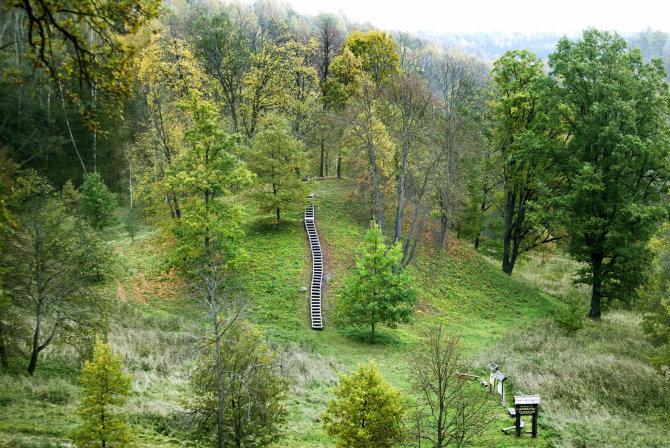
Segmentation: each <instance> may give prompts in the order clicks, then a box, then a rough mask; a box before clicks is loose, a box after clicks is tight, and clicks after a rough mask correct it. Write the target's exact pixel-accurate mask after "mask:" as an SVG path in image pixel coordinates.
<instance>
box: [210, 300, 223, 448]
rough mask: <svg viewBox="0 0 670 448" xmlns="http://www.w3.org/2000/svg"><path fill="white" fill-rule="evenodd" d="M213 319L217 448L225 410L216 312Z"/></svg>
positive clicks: (221, 446) (221, 447) (219, 446)
mask: <svg viewBox="0 0 670 448" xmlns="http://www.w3.org/2000/svg"><path fill="white" fill-rule="evenodd" d="M210 300H212V303H213V301H214V299H213V298H211V297H210ZM212 317H213V319H214V332H215V333H214V334H215V335H216V337H215V341H214V342H215V343H216V386H217V387H216V388H217V398H218V403H217V412H216V441H217V447H218V448H224V446H225V444H224V438H225V432H224V428H223V413H224V411H225V409H224V403H223V399H224V392H225V391H224V388H223V357H222V354H221V337H220V330H219V318H218V315H217V314H216V312H214V313H213V316H212Z"/></svg>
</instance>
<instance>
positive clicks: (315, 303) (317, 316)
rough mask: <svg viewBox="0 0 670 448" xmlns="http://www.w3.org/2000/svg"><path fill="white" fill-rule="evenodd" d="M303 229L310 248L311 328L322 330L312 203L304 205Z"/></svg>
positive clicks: (320, 275) (320, 273)
mask: <svg viewBox="0 0 670 448" xmlns="http://www.w3.org/2000/svg"><path fill="white" fill-rule="evenodd" d="M305 229H306V230H307V236H308V237H309V247H310V248H311V250H312V284H311V286H310V288H309V311H310V316H311V320H312V329H313V330H323V315H322V314H321V287H322V286H323V253H322V252H321V243H320V242H319V234H318V233H316V225H315V223H314V204H312V205H309V206H307V207H305Z"/></svg>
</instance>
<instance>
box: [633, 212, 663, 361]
mask: <svg viewBox="0 0 670 448" xmlns="http://www.w3.org/2000/svg"><path fill="white" fill-rule="evenodd" d="M651 245H652V247H653V248H654V250H655V252H656V257H655V259H654V263H653V265H652V271H651V275H650V278H649V282H648V283H647V284H646V285H644V286H643V287H642V288H641V292H640V299H641V300H640V304H641V308H642V311H643V312H644V317H643V321H642V329H643V330H644V332H645V333H647V335H649V337H650V339H651V342H652V344H654V345H655V346H656V347H660V349H659V354H658V355H657V356H656V357H655V359H654V363H655V364H656V365H657V366H658V367H659V368H660V367H661V366H664V365H665V366H670V224H668V223H667V222H666V223H665V224H664V225H663V227H662V229H661V232H660V233H659V235H657V236H656V237H655V238H653V239H652V243H651Z"/></svg>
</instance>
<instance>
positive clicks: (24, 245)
mask: <svg viewBox="0 0 670 448" xmlns="http://www.w3.org/2000/svg"><path fill="white" fill-rule="evenodd" d="M13 201H14V203H15V204H16V206H15V210H14V214H15V216H16V223H17V225H18V228H17V230H16V231H15V232H13V233H12V234H11V235H10V238H8V241H7V249H6V250H5V251H3V252H2V254H1V263H0V265H1V267H2V268H5V269H7V271H8V273H9V275H8V277H7V284H6V288H7V296H8V297H9V299H10V301H11V306H12V307H13V308H14V309H18V310H21V311H22V312H23V313H25V314H27V315H29V316H30V319H27V320H25V321H24V322H21V321H16V322H13V324H14V325H25V326H27V327H28V328H29V329H30V334H31V341H30V342H29V344H28V346H29V348H30V362H29V365H28V373H29V374H30V375H32V374H33V373H34V372H35V368H36V367H37V362H38V358H39V354H40V353H41V352H42V351H43V350H44V349H45V348H46V347H48V346H49V345H50V344H51V343H52V342H53V341H54V339H55V338H56V336H57V335H58V334H59V333H67V332H70V331H74V330H75V329H76V328H77V327H80V326H93V327H95V326H99V325H100V320H101V319H104V314H105V307H106V302H105V300H103V299H102V298H101V297H96V295H95V292H94V290H93V289H92V287H91V286H92V282H93V281H94V280H96V279H99V278H100V277H101V276H102V273H103V272H104V269H105V266H106V265H107V263H108V262H109V259H110V254H109V251H108V249H107V248H106V247H105V246H104V245H103V244H102V243H101V242H100V241H99V239H98V238H97V236H96V235H95V234H94V233H93V232H92V230H91V229H90V228H89V227H88V226H87V225H86V224H85V223H83V222H81V221H79V220H78V219H77V218H76V217H75V216H72V214H71V213H70V212H69V211H67V210H66V209H65V208H64V207H63V206H62V204H61V203H60V201H59V200H58V199H57V197H54V194H53V190H52V188H51V187H50V186H49V185H48V184H47V183H46V181H45V180H44V179H42V178H40V177H39V176H37V175H36V174H35V173H34V172H32V171H29V172H28V173H27V174H25V175H24V176H22V177H20V178H18V179H17V181H16V183H15V186H14V192H13Z"/></svg>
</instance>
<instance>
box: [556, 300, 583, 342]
mask: <svg viewBox="0 0 670 448" xmlns="http://www.w3.org/2000/svg"><path fill="white" fill-rule="evenodd" d="M584 316H586V307H585V306H584V305H583V304H582V303H581V301H580V300H579V299H578V298H576V297H570V298H568V300H567V302H566V303H564V304H562V305H561V306H560V307H559V309H558V310H557V312H556V314H555V315H554V322H555V323H556V325H557V326H558V327H559V328H560V329H561V330H563V331H564V332H565V334H572V333H575V332H576V331H578V330H581V329H582V328H584Z"/></svg>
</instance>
